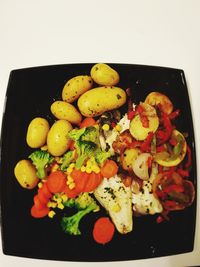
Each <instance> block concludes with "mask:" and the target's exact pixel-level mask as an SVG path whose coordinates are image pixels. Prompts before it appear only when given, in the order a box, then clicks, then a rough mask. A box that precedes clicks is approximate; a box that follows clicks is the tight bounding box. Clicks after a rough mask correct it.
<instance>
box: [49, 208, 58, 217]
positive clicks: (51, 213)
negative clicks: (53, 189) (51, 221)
mask: <svg viewBox="0 0 200 267" xmlns="http://www.w3.org/2000/svg"><path fill="white" fill-rule="evenodd" d="M55 214H56V213H55V211H53V210H50V211H49V213H48V216H49V218H53V217H54V216H55Z"/></svg>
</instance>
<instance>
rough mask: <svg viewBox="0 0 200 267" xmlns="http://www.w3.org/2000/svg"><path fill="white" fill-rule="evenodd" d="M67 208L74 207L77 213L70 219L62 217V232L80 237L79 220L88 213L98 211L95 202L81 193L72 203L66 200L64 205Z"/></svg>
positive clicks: (87, 195)
mask: <svg viewBox="0 0 200 267" xmlns="http://www.w3.org/2000/svg"><path fill="white" fill-rule="evenodd" d="M64 205H65V206H67V207H75V208H77V209H78V212H77V213H76V214H74V215H72V216H70V217H66V216H64V217H63V218H62V221H61V226H62V229H63V230H64V232H66V233H68V234H70V235H80V234H81V231H80V229H79V224H80V220H81V219H82V218H83V217H84V216H85V215H86V214H88V213H90V212H92V211H95V210H97V209H98V207H99V206H98V205H97V204H96V201H95V200H94V199H93V198H92V197H91V196H90V195H89V194H88V193H83V194H81V195H79V196H78V197H77V198H76V199H75V200H73V201H72V202H71V201H70V200H67V201H66V202H65V203H64Z"/></svg>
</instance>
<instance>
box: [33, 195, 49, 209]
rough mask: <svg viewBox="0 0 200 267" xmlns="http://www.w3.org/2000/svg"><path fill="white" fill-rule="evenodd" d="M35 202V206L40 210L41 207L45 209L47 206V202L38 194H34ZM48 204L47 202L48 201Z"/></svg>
mask: <svg viewBox="0 0 200 267" xmlns="http://www.w3.org/2000/svg"><path fill="white" fill-rule="evenodd" d="M33 202H34V205H35V207H36V208H37V209H38V210H41V209H44V208H45V206H46V205H45V203H43V202H41V200H40V199H39V196H38V195H36V196H34V198H33ZM46 204H47V203H46Z"/></svg>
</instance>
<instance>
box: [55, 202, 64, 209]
mask: <svg viewBox="0 0 200 267" xmlns="http://www.w3.org/2000/svg"><path fill="white" fill-rule="evenodd" d="M64 207H65V206H64V205H63V204H62V203H59V204H58V206H57V208H59V209H60V210H63V209H64Z"/></svg>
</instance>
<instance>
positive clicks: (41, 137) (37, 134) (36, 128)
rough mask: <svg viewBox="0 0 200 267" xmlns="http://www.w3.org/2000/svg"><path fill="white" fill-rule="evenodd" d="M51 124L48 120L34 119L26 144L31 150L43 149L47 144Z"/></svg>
mask: <svg viewBox="0 0 200 267" xmlns="http://www.w3.org/2000/svg"><path fill="white" fill-rule="evenodd" d="M49 128H50V127H49V123H48V121H47V120H46V119H44V118H40V117H36V118H34V119H33V120H32V121H31V122H30V124H29V126H28V130H27V134H26V142H27V144H28V145H29V146H30V147H31V148H39V147H42V146H43V145H44V144H45V143H46V139H47V134H48V131H49Z"/></svg>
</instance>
